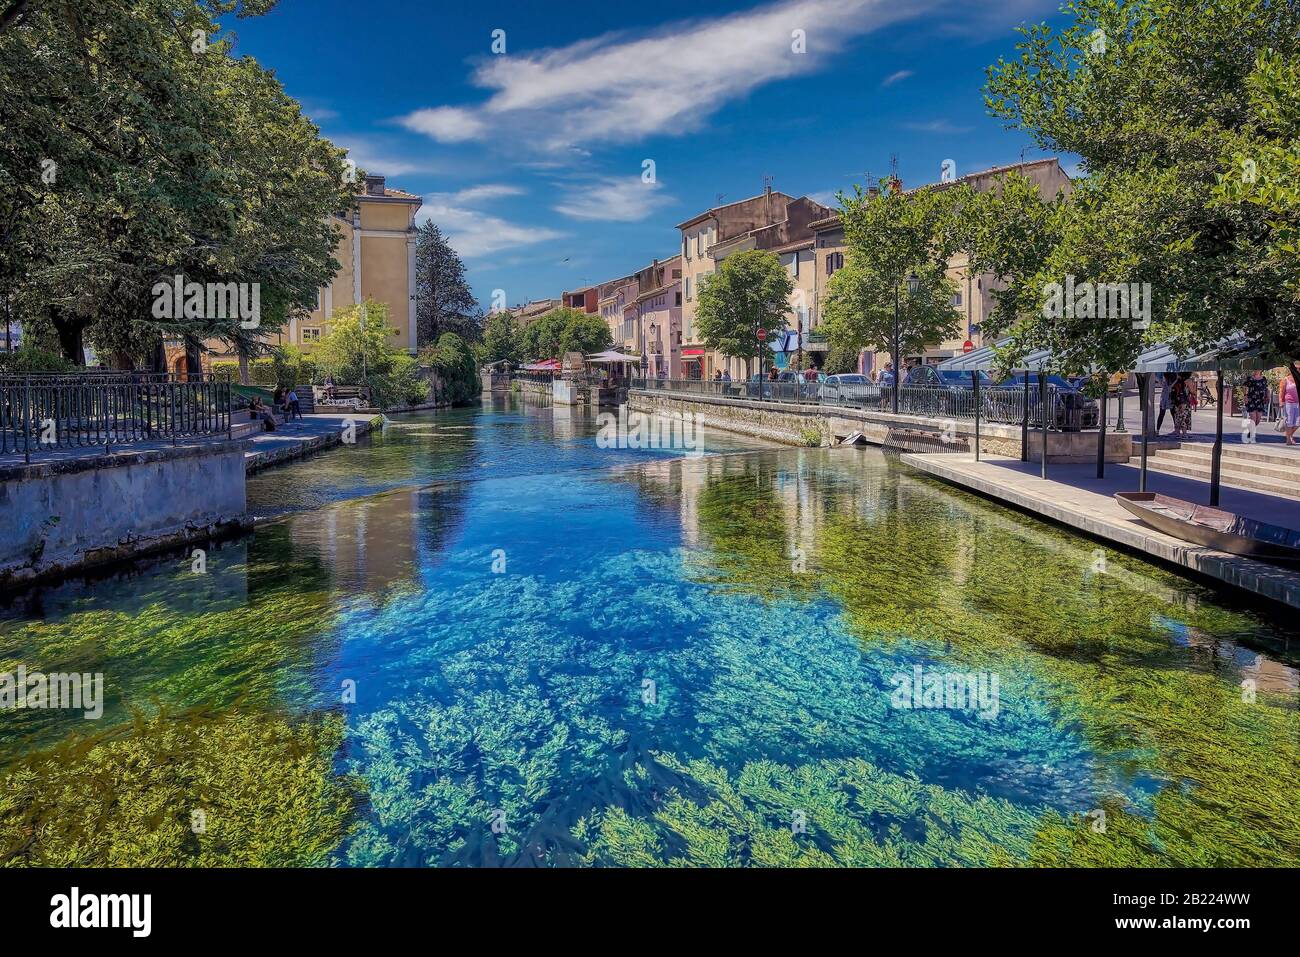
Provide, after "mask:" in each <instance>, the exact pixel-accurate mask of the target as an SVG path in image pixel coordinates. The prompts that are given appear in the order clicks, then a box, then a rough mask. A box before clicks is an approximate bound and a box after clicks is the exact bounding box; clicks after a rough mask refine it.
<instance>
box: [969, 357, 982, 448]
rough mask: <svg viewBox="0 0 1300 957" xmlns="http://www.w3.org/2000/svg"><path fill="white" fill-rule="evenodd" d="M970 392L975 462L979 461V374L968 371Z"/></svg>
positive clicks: (974, 371)
mask: <svg viewBox="0 0 1300 957" xmlns="http://www.w3.org/2000/svg"><path fill="white" fill-rule="evenodd" d="M970 381H971V390H972V392H973V393H974V398H975V461H976V462H978V461H979V460H980V374H979V372H978V371H976V370H975V369H971V370H970Z"/></svg>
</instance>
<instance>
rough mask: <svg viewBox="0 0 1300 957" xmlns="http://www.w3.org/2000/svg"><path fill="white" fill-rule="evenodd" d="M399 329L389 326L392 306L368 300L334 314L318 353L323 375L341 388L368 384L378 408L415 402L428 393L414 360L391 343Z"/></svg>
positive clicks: (320, 370) (317, 363) (322, 338)
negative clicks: (389, 313) (389, 314)
mask: <svg viewBox="0 0 1300 957" xmlns="http://www.w3.org/2000/svg"><path fill="white" fill-rule="evenodd" d="M396 335H397V330H396V329H395V328H393V327H392V326H390V325H389V324H388V306H387V305H385V304H384V303H382V302H375V301H374V300H373V299H367V300H366V301H365V302H364V303H362V304H361V305H353V306H348V307H347V308H345V309H340V310H338V311H337V312H335V313H334V316H333V317H332V318H331V319H330V325H329V331H328V332H327V333H326V334H325V335H324V336H322V337H321V340H320V342H319V343H318V345H317V347H316V350H315V352H314V353H313V355H314V357H315V359H316V368H317V370H318V371H319V374H320V375H322V376H324V375H330V376H333V378H334V381H335V382H337V383H339V384H340V385H364V386H366V387H367V388H369V389H370V392H371V396H372V398H373V399H374V401H375V403H376V405H378V406H379V407H380V408H387V407H389V406H392V405H399V404H404V403H408V402H416V401H420V400H422V399H424V398H425V397H426V396H427V393H428V383H427V382H423V381H421V379H420V375H419V364H418V363H417V362H416V360H415V358H414V357H413V356H410V355H408V354H406V353H405V352H403V351H402V350H400V349H398V348H395V347H394V346H393V345H392V344H391V343H392V340H393V338H394V337H395V336H396Z"/></svg>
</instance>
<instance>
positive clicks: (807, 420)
mask: <svg viewBox="0 0 1300 957" xmlns="http://www.w3.org/2000/svg"><path fill="white" fill-rule="evenodd" d="M628 408H630V409H633V410H635V411H640V412H651V413H658V414H663V415H674V416H675V415H687V414H688V415H693V416H695V417H696V421H697V422H699V423H700V424H702V425H703V426H704V427H705V428H714V429H722V430H724V431H728V432H736V433H739V434H742V435H750V436H754V437H755V438H760V439H768V440H770V441H774V442H781V443H784V444H786V445H811V444H816V445H836V444H838V443H839V442H840V441H842V440H843V439H844V438H846V437H847V436H849V435H852V434H853V433H854V432H859V433H861V434H862V436H863V438H864V439H866V441H867V442H869V443H871V444H873V445H884V444H886V440H887V439H888V438H889V437H890V435H891V433H894V434H895V435H897V434H898V433H900V432H906V433H909V434H913V435H920V436H929V437H932V438H933V439H934V441H935V442H936V443H938V442H943V443H944V444H957V445H959V446H963V447H965V448H968V449H973V448H974V443H975V423H974V422H973V421H965V420H960V419H942V418H931V417H928V416H920V415H904V414H900V415H894V414H893V413H892V412H882V411H879V410H877V409H864V408H853V407H847V406H845V407H839V406H833V405H818V404H811V403H809V404H800V403H794V402H760V401H758V400H756V399H745V398H733V397H726V396H711V395H696V394H688V393H680V392H663V391H658V390H641V389H633V390H632V391H631V392H630V393H629V394H628ZM1042 435H1043V433H1042V431H1041V430H1030V432H1029V457H1030V460H1031V461H1040V460H1041V458H1042V447H1043V446H1042ZM1047 442H1048V445H1047V460H1048V462H1091V461H1095V459H1096V455H1097V434H1096V433H1095V432H1049V433H1048V434H1047ZM979 444H980V451H981V452H982V453H983V454H985V455H1004V456H1010V457H1015V458H1019V457H1020V454H1021V430H1020V426H1018V425H1007V424H1005V423H997V422H985V423H982V424H981V426H980V440H979ZM1131 451H1132V440H1131V438H1130V437H1129V436H1127V435H1115V434H1108V435H1107V436H1106V460H1107V461H1108V462H1124V461H1127V460H1128V458H1129V456H1130V454H1131Z"/></svg>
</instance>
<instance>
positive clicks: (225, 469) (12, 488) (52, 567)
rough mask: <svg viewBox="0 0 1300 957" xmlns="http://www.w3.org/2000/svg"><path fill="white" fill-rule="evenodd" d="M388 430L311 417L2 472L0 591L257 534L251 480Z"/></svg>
mask: <svg viewBox="0 0 1300 957" xmlns="http://www.w3.org/2000/svg"><path fill="white" fill-rule="evenodd" d="M382 422H383V418H382V416H377V415H376V416H372V415H368V414H366V415H313V416H310V417H308V418H307V419H303V420H300V421H297V422H294V423H293V424H292V425H288V426H283V427H281V428H280V429H277V430H276V431H275V432H255V433H251V434H249V437H247V438H244V437H237V438H235V439H234V440H233V441H227V440H224V439H216V440H207V441H201V442H193V443H187V444H181V445H175V446H173V445H171V444H170V443H166V442H156V443H149V444H148V445H147V446H133V447H131V448H126V449H123V450H121V451H112V450H110V451H109V452H108V453H107V454H106V453H105V452H104V450H102V449H70V450H59V451H55V452H50V453H44V454H43V456H42V460H39V461H37V462H34V463H32V464H30V465H26V464H20V463H9V464H0V515H2V516H3V517H4V520H3V523H0V589H10V588H15V587H23V586H26V585H28V584H30V583H32V582H37V581H42V580H48V579H56V578H59V577H61V576H65V575H68V574H72V573H76V572H80V571H85V570H88V569H91V568H95V567H98V566H103V565H110V564H113V563H117V562H124V561H129V560H131V559H135V558H140V557H142V556H145V555H150V554H155V553H158V552H163V551H168V550H171V549H175V548H181V547H186V546H189V545H194V544H198V543H201V542H206V541H211V540H214V539H219V538H223V537H227V536H230V535H235V534H238V533H240V532H242V531H244V530H247V529H248V528H251V527H252V519H251V518H250V516H249V515H248V506H247V500H246V497H245V485H244V480H245V477H246V476H247V475H248V474H251V473H253V472H256V471H258V470H260V469H264V468H267V467H269V466H272V465H275V464H278V463H280V462H285V461H288V460H291V459H298V458H303V457H305V456H308V455H312V454H314V453H316V452H319V451H323V450H325V449H328V448H331V447H333V446H336V445H339V444H342V443H344V442H349V441H353V440H355V439H356V438H358V437H360V436H363V435H366V434H367V433H369V432H371V431H373V430H375V429H377V428H379V427H380V426H381V424H382ZM238 432H239V434H240V435H241V436H242V435H243V434H245V433H247V432H248V428H247V426H245V425H244V424H243V423H240V428H239V429H238Z"/></svg>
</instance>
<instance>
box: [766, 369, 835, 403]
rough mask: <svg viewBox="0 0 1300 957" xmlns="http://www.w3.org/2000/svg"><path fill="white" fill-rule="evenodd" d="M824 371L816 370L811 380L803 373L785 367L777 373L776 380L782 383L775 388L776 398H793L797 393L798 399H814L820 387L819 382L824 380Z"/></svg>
mask: <svg viewBox="0 0 1300 957" xmlns="http://www.w3.org/2000/svg"><path fill="white" fill-rule="evenodd" d="M825 379H826V373H824V372H818V373H817V377H816V378H815V379H812V380H811V381H810V380H809V379H808V378H806V377H805V375H804V373H802V372H798V371H796V370H794V369H787V370H786V371H784V372H781V373H779V374H778V375H777V377H776V381H777V382H780V383H782V385H781V386H780V388H778V389H777V390H776V394H777V397H778V398H787V399H793V398H794V397H795V395H796V393H797V394H798V397H799V398H800V399H805V400H807V399H816V398H817V396H818V393H819V391H820V389H821V383H822V382H823V381H825Z"/></svg>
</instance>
